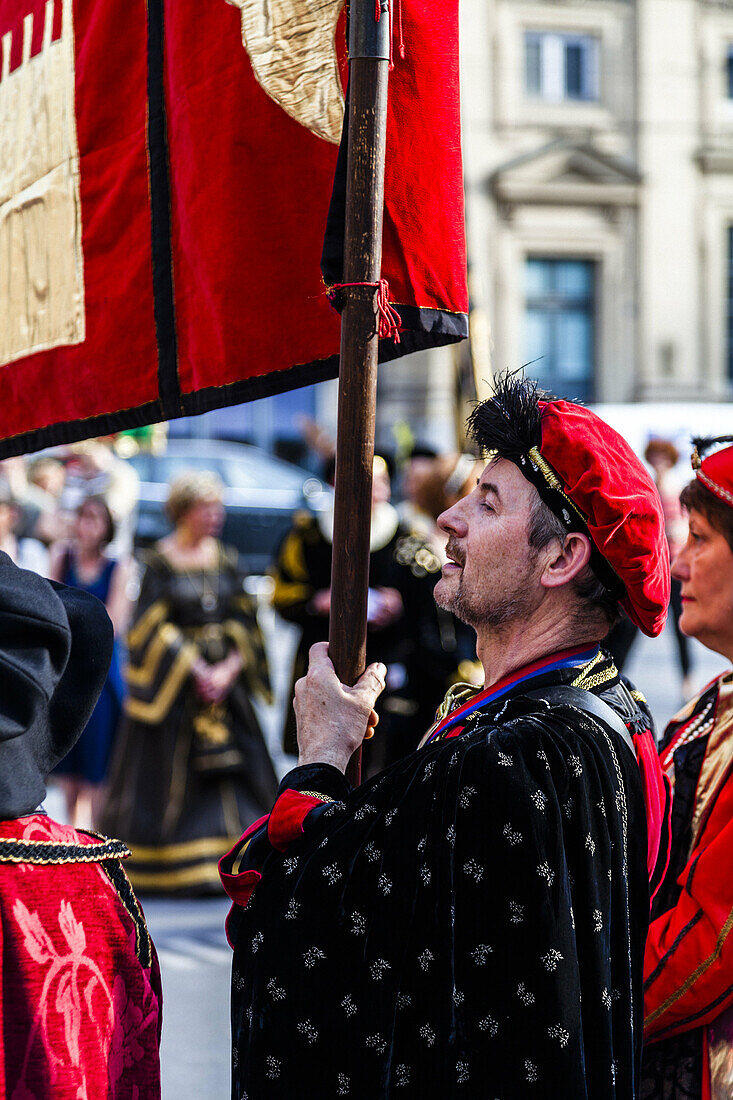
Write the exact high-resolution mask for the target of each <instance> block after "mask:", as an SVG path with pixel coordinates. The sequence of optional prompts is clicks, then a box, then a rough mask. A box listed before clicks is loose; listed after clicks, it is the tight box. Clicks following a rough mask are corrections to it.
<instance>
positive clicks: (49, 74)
mask: <svg viewBox="0 0 733 1100" xmlns="http://www.w3.org/2000/svg"><path fill="white" fill-rule="evenodd" d="M62 12H63V16H62V32H61V37H60V39H59V40H58V41H56V42H52V41H51V33H52V28H53V2H52V0H47V3H46V11H45V23H44V34H43V46H42V49H41V52H40V53H39V54H38V55H37V56H36V57H31V56H30V49H31V38H32V34H33V16H32V15H28V16H26V18H25V20H24V23H23V59H22V63H21V64H20V65H19V66H18V68H17V69H16V70H14V71H13V72H12V73H11V72H10V71H9V65H10V46H11V42H10V39H11V37H12V36H11V35H10V34H7V35H5V36H4V38H3V51H2V55H3V71H2V74H0V366H2V365H5V364H6V363H10V362H13V360H15V359H19V358H22V357H23V356H26V355H30V354H32V353H33V352H37V351H43V350H46V349H48V348H54V347H59V346H61V345H65V344H79V343H81V342H82V341H83V340H84V336H85V312H84V258H83V255H82V243H81V228H82V227H81V205H80V201H79V150H78V146H77V138H76V114H75V106H74V93H75V86H74V29H73V15H72V0H63V8H62Z"/></svg>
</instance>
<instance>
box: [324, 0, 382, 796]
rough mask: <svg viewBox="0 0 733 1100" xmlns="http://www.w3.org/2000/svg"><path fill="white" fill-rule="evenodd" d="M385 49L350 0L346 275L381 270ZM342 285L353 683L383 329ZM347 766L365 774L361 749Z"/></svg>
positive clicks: (340, 446)
mask: <svg viewBox="0 0 733 1100" xmlns="http://www.w3.org/2000/svg"><path fill="white" fill-rule="evenodd" d="M377 2H378V3H380V0H377ZM389 57H390V17H389V11H388V9H387V3H386V0H381V15H380V18H379V20H377V19H376V17H375V0H351V3H350V7H349V137H348V156H347V183H346V227H345V246H344V272H343V282H344V284H349V283H356V284H360V283H371V284H375V283H378V282H379V278H380V273H381V267H382V213H383V207H384V152H385V146H386V132H387V85H388V79H389ZM343 294H344V296H345V305H344V309H343V312H342V316H341V351H340V364H339V397H338V437H337V441H336V484H335V515H334V526H333V564H332V570H331V617H330V629H329V655H330V657H331V660H332V661H333V664H334V666H335V668H336V672H337V674H338V676H339V678H340V680H341V682H342V683H345V684H353V683H355V681H356V680H358V678H359V676H361V674H362V672H363V671H364V668H365V662H366V629H367V589H368V585H369V532H370V524H371V497H372V465H373V459H374V424H375V416H376V403H377V352H378V343H379V337H378V334H377V329H378V323H377V308H376V298H377V290H376V288H375V287H374V286H373V285H372V286H350V287H348V286H347V287H346V288H345V289H344V290H343ZM346 774H347V777H348V779H349V780H350V781H351V782H352V783H354V784H358V783H359V781H360V778H361V750H359V751H358V752H357V753H355V754H354V756H353V757H352V759H351V762H350V764H349V767H348V770H347V773H346Z"/></svg>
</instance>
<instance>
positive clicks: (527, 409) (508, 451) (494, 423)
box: [467, 371, 548, 462]
mask: <svg viewBox="0 0 733 1100" xmlns="http://www.w3.org/2000/svg"><path fill="white" fill-rule="evenodd" d="M547 397H548V395H547V394H545V393H543V391H542V390H540V389H538V386H537V383H536V382H535V381H533V380H532V379H531V378H523V377H521V375H520V374H518V372H516V371H514V372H511V371H505V372H503V373H502V374H498V375H497V376H496V378H495V383H494V393H493V395H492V396H491V397H489V398H488V399H487V400H486V401H481V402H480V403H479V404H477V405H476V406H475V408H474V409H473V411H472V412H471V414H470V415H469V417H468V423H467V431H468V435H469V437H470V438H471V439H472V440H473V441H474V442H475V443H477V444H478V446H479V447H480V448H481V450H482V451H483V452H486V451H497V452H498V453H499V454H500V455H501V456H502V458H508V459H511V461H512V462H518V461H519V459H520V457H521V455H526V454H528V453H529V451H530V450H531V448H532V447H539V446H540V444H541V442H542V417H541V414H540V407H539V401H540V400H545V399H547Z"/></svg>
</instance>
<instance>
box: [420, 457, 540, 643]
mask: <svg viewBox="0 0 733 1100" xmlns="http://www.w3.org/2000/svg"><path fill="white" fill-rule="evenodd" d="M535 494H536V490H535V489H534V488H533V487H532V486H531V485H530V483H529V482H528V481H527V480H526V479H525V478H524V477H523V476H522V474H521V473H520V472H519V470H518V469H517V467H516V466H515V465H514V463H513V462H509V461H507V460H506V459H497V460H494V461H492V462H490V463H489V464H488V465H487V466H486V467H485V469H484V471H483V473H482V474H481V477H480V478H479V482H478V485H477V486H476V488H475V489H474V490H473V492H471V493H469V495H468V496H466V497H464V498H463V499H462V500H459V501H458V503H457V504H454V505H453V507H452V508H449V509H448V511H447V512H443V514H442V515H441V516H439V517H438V526H439V527H440V529H441V530H442V531H443V532H445V534H446V535H447V536H448V543H447V546H446V553H447V555H448V558H449V559H450V560H449V561H448V563H447V564H446V565H445V566H444V567H443V573H442V576H441V578H440V580H439V581H438V583H437V585H436V587H435V600H436V602H437V603H438V605H439V606H440V607H444V608H445V609H446V610H447V611H452V612H453V614H454V615H456V616H457V617H458V618H459V619H462V620H463V622H466V623H468V624H469V625H470V626H473V627H474V628H475V629H476V630H477V631H480V630H481V629H482V628H484V627H497V626H501V625H502V624H503V623H506V622H509V621H510V620H516V619H522V618H525V617H527V616H528V615H529V614H530V613H531V612H532V611H533V610H534V609H535V608H536V607H537V606H538V604H539V602H540V601H541V599H542V594H543V590H542V587H541V585H540V583H539V577H540V573H541V568H542V567H541V566H538V560H537V553H536V552H535V551H534V550H533V549H532V547H530V545H529V543H528V541H527V532H528V528H529V519H530V514H531V509H532V503H533V500H534V497H535Z"/></svg>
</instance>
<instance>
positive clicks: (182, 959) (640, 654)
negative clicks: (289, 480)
mask: <svg viewBox="0 0 733 1100" xmlns="http://www.w3.org/2000/svg"><path fill="white" fill-rule="evenodd" d="M262 595H263V596H264V595H266V593H263V594H262ZM261 618H262V625H263V629H264V632H265V638H266V644H267V648H268V654H269V657H270V662H271V674H272V678H273V686H274V690H275V699H276V701H275V704H274V706H273V707H270V708H263V709H262V710H261V711H260V717H261V721H262V725H263V728H264V730H265V734H266V736H267V740H268V744H269V746H270V749H271V751H272V754H273V758H274V760H275V764H276V769H277V771H278V774H279V775H283V774H284V773H285V771H287V769H288V768H289V767H291V766H292V764H293V763H294V761H293V759H292V758H291V757H285V756H283V754H282V753H281V752H280V748H279V734H280V728H281V723H282V715H283V711H284V707H285V706H286V705H288V702H289V701H288V698H287V696H288V692H289V686H290V668H291V662H292V654H293V650H294V646H295V642H296V638H297V635H296V632H295V631H294V630H293V628H292V627H290V626H287V625H286V624H283V623H281V622H280V621H278V620H277V619H276V617H275V616H274V614H273V612H272V611H271V609H270V608H269V607H267V606H266V604H265V601H264V598H263V600H262V606H261ZM693 651H694V659H695V668H694V673H693V675H694V678H695V681H696V683H697V684H698V686H700V687H701V686H702V685H704V684H705V683H706V682H707V681H708V680H710V679H711V678H712V677H713V676H715V675H716V674H717V673H718V672H720V671H722V669H723V668H724V667H725V662H724V661H723V659H722V658H721V657H717V656H716V655H714V654H711V653H709V652H708V651H707V650H704V649H703V647H702V646H700V645H698V644H697V643H693ZM624 671H625V673H626V674H627V675H628V676H629V677H630V679H632V680H633V681H634V682H635V684H636V685H637V687H639V689H640V690H641V691H642V692H643V693H644V694H645V696H646V697H647V699H648V701H649V703H650V706H651V709H652V712H653V713H654V715H655V717H656V719H657V722H658V725H659V728H660V729H662V728H663V727H664V724H665V723H666V722H667V721H668V720H669V718H670V717H671V716H672V715H673V714H674V713H675V711H676V710H677V709H678V708H679V706H680V705H681V703H682V696H681V686H680V676H679V673H678V671H677V656H676V646H675V639H674V634H673V632H672V630H671V628H669V629H667V630H666V631H665V633H664V634H663V635H662V637H661V638H659V639H656V640H654V641H652V640H650V639H648V638H644V637H642V636H639V637H638V638H637V640H636V642H635V643H634V647H633V649H632V651H631V655H630V658H629V661H628V664H627V667H626V669H625V670H624ZM47 806H48V809H49V812H50V813H51V814H52V815H54V816H60V814H61V807H60V806H59V800H58V798H57V797H54V796H53V795H52V796H50V797H49V800H48V802H47ZM142 901H143V906H144V909H145V914H146V917H147V920H148V925H149V928H150V932H151V934H152V937H153V940H154V942H155V944H156V947H157V950H158V955H159V958H160V963H161V971H162V977H163V1005H164V1007H163V1040H162V1047H161V1060H162V1074H163V1100H229V1096H230V1072H229V1067H230V1046H229V978H230V967H231V951H230V949H229V947H228V945H227V943H226V939H225V936H224V919H225V917H226V914H227V911H228V908H229V907H228V903H227V900H226V899H225V898H221V899H218V898H214V899H206V900H203V899H202V900H191V901H188V900H167V899H166V900H161V899H152V898H151V899H147V900H146V899H145V898H144V897H143V899H142Z"/></svg>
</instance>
